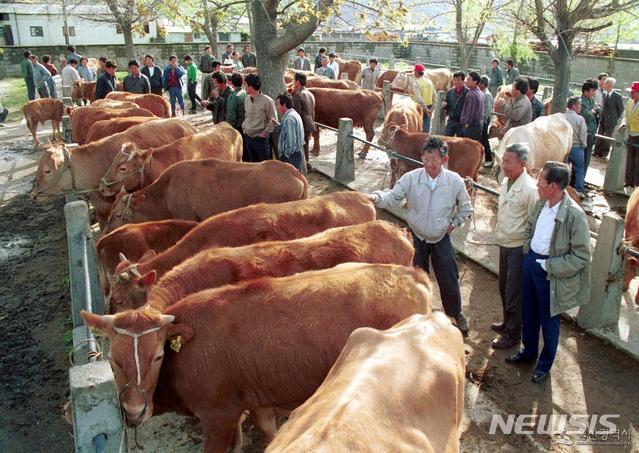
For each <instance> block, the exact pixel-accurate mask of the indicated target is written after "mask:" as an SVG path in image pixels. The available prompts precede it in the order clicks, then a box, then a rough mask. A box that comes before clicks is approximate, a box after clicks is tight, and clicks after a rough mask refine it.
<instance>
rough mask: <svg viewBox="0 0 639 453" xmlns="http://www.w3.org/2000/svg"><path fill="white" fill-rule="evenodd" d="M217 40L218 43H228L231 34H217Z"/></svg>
mask: <svg viewBox="0 0 639 453" xmlns="http://www.w3.org/2000/svg"><path fill="white" fill-rule="evenodd" d="M217 37H218V38H217V39H218V40H219V41H230V40H231V34H230V33H228V32H220V33H218V34H217Z"/></svg>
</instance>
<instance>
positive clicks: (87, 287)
mask: <svg viewBox="0 0 639 453" xmlns="http://www.w3.org/2000/svg"><path fill="white" fill-rule="evenodd" d="M80 237H81V238H82V239H83V240H82V272H83V276H84V297H85V306H84V307H85V310H86V311H88V312H89V313H93V299H92V297H91V278H90V276H89V252H88V243H89V241H91V240H92V239H91V237H90V236H89V235H88V234H87V232H84V233H82V234H80ZM86 329H87V349H88V350H89V352H88V353H87V356H88V359H89V362H95V361H96V359H97V357H98V350H97V348H96V347H95V345H96V340H95V337H94V336H93V332H92V331H91V329H90V328H89V327H86Z"/></svg>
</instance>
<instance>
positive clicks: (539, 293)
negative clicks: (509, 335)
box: [521, 250, 559, 372]
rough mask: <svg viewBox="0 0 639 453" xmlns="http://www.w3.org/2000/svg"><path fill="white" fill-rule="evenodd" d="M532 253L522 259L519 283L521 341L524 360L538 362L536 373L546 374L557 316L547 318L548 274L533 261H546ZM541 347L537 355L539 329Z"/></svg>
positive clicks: (553, 347) (556, 339) (556, 334)
mask: <svg viewBox="0 0 639 453" xmlns="http://www.w3.org/2000/svg"><path fill="white" fill-rule="evenodd" d="M546 258H548V257H547V256H545V255H539V254H537V253H535V252H533V251H532V250H531V251H530V252H528V253H527V254H526V255H524V272H523V274H524V276H523V279H522V285H521V291H522V313H521V315H522V319H521V320H522V341H523V343H524V349H523V355H524V357H528V358H534V359H537V358H538V360H537V370H538V371H543V372H548V371H549V370H550V368H551V367H552V363H553V362H554V360H555V355H556V354H557V346H559V315H556V316H550V282H549V281H548V280H547V279H546V277H547V275H548V274H547V273H546V271H545V270H543V269H542V267H541V265H540V264H539V263H537V262H536V261H535V260H538V259H546ZM540 328H541V331H542V334H543V337H544V347H543V349H542V350H541V354H539V329H540Z"/></svg>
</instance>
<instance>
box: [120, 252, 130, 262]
mask: <svg viewBox="0 0 639 453" xmlns="http://www.w3.org/2000/svg"><path fill="white" fill-rule="evenodd" d="M118 256H119V257H120V262H123V261H129V260H127V259H126V256H124V253H122V252H120V253H119V254H118Z"/></svg>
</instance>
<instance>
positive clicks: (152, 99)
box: [106, 91, 171, 118]
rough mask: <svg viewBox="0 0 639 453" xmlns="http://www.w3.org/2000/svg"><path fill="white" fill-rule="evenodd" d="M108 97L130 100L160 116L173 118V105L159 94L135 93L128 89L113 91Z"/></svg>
mask: <svg viewBox="0 0 639 453" xmlns="http://www.w3.org/2000/svg"><path fill="white" fill-rule="evenodd" d="M106 99H114V100H118V101H130V102H133V103H135V104H137V105H139V106H140V107H141V108H143V109H147V110H148V111H149V112H151V113H153V114H154V115H155V116H157V117H159V118H171V106H170V105H169V101H167V100H166V99H165V98H163V97H162V96H159V95H157V94H150V93H149V94H134V93H127V92H126V91H111V92H110V93H109V94H107V95H106Z"/></svg>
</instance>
